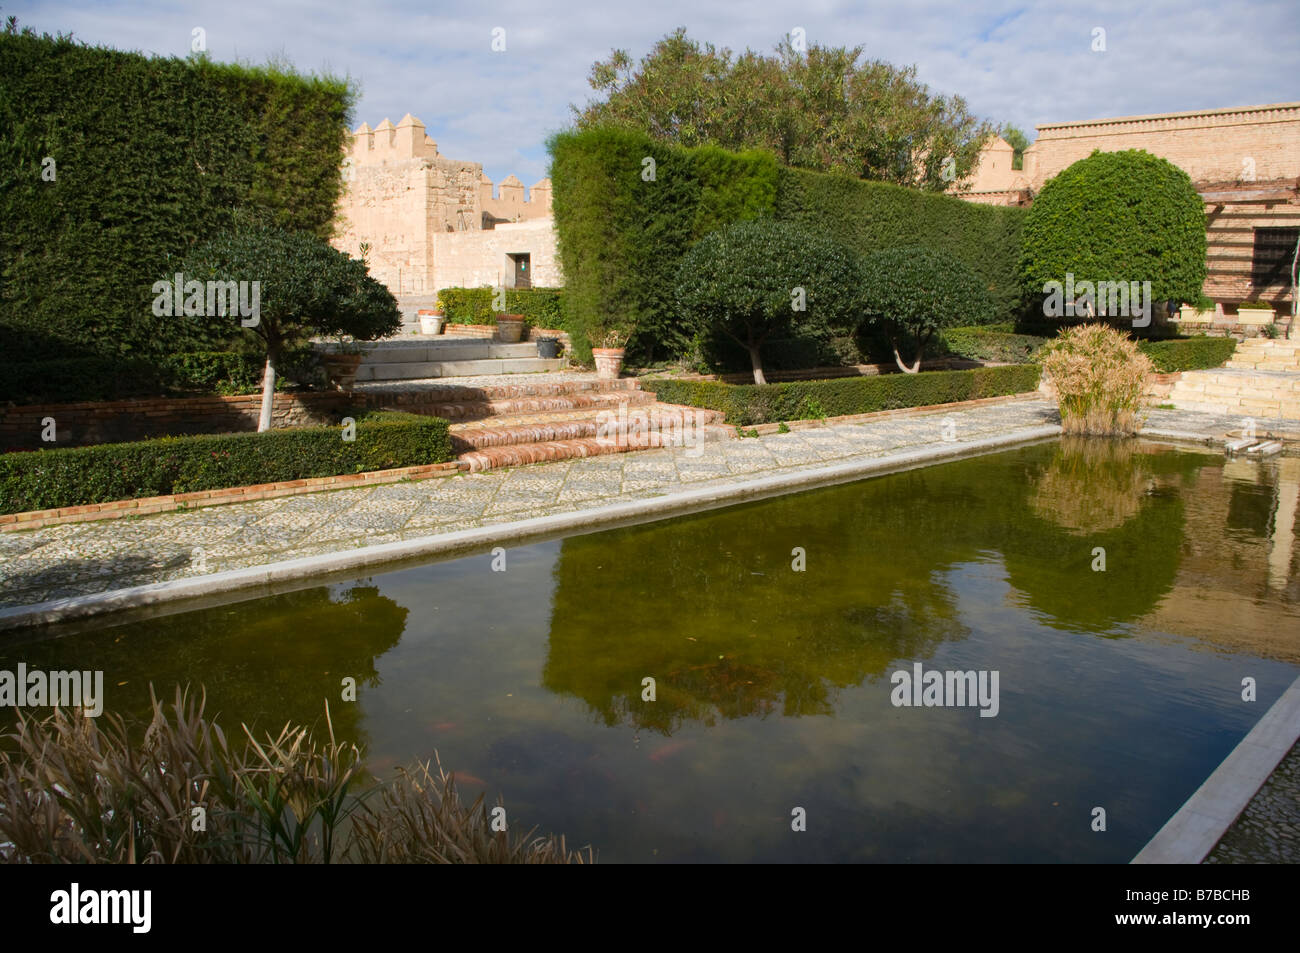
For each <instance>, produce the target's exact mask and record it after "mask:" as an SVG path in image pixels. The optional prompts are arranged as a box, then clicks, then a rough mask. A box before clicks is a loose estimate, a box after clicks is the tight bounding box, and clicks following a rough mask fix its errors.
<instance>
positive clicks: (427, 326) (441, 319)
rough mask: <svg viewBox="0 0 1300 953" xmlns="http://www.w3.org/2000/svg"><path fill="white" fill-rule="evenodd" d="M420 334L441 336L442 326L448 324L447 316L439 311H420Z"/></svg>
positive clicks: (425, 309)
mask: <svg viewBox="0 0 1300 953" xmlns="http://www.w3.org/2000/svg"><path fill="white" fill-rule="evenodd" d="M419 314H420V333H421V334H441V333H442V326H443V325H444V324H446V323H447V316H446V315H445V314H443V313H442V311H441V310H438V309H430V308H421V309H420V312H419Z"/></svg>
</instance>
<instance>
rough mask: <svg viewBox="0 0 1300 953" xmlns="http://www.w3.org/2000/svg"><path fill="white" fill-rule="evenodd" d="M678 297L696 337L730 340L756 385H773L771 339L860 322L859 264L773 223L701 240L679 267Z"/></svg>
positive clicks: (825, 242) (745, 225)
mask: <svg viewBox="0 0 1300 953" xmlns="http://www.w3.org/2000/svg"><path fill="white" fill-rule="evenodd" d="M676 296H677V304H678V309H679V311H680V313H681V315H682V317H683V319H684V320H685V322H686V324H687V327H688V329H689V330H690V331H691V332H692V333H695V334H701V335H717V334H721V335H725V336H726V337H729V338H731V339H732V340H733V341H735V342H736V343H737V344H739V345H741V346H742V347H744V348H745V350H746V351H747V352H748V353H749V358H750V362H751V364H752V365H753V368H754V383H755V384H766V383H767V379H766V378H765V377H764V376H763V358H762V348H763V344H764V343H765V342H766V341H767V340H768V339H770V338H780V337H782V336H784V335H786V334H790V333H795V332H797V333H800V334H807V335H813V336H815V335H818V334H827V333H829V332H830V331H831V330H833V329H839V330H847V329H848V328H850V327H852V326H853V325H855V324H856V323H858V322H859V321H860V320H861V316H862V310H861V308H862V306H861V270H860V267H859V263H858V259H857V257H856V256H855V255H854V254H853V253H852V252H849V251H848V250H846V249H844V248H842V247H841V246H839V245H837V244H836V243H835V242H832V241H831V240H830V239H827V238H823V237H821V236H820V235H815V234H812V233H811V232H807V231H805V230H803V229H801V228H798V227H796V226H794V225H789V224H786V223H782V222H776V221H772V220H770V219H758V220H754V221H747V222H740V223H739V224H736V225H729V226H727V227H726V228H723V229H719V230H718V231H716V232H711V233H710V234H708V235H705V236H704V237H703V238H702V239H700V240H699V241H698V242H697V243H696V244H695V245H694V246H693V247H692V248H691V250H690V251H689V252H687V253H686V255H685V257H684V258H683V259H682V262H681V265H680V266H679V268H678V271H677V283H676Z"/></svg>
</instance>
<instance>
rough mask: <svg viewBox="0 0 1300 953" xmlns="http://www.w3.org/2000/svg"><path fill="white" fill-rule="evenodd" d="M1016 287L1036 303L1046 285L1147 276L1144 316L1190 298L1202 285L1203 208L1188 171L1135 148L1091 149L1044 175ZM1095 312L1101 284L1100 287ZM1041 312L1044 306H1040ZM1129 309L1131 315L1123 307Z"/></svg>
mask: <svg viewBox="0 0 1300 953" xmlns="http://www.w3.org/2000/svg"><path fill="white" fill-rule="evenodd" d="M1020 249H1021V254H1020V277H1021V286H1022V290H1023V291H1024V293H1025V295H1026V297H1027V299H1028V300H1029V301H1030V302H1034V303H1037V302H1042V301H1044V300H1045V299H1046V297H1047V295H1048V294H1049V292H1048V291H1045V287H1046V286H1047V285H1048V283H1049V282H1060V283H1061V284H1065V283H1066V280H1067V276H1073V284H1074V285H1075V288H1076V295H1077V294H1082V292H1078V291H1077V289H1078V283H1079V282H1081V281H1087V282H1093V283H1097V282H1114V283H1121V282H1122V283H1124V285H1125V287H1126V288H1128V289H1131V288H1132V282H1138V283H1139V285H1138V287H1139V289H1141V288H1142V287H1143V286H1142V284H1141V283H1142V282H1147V281H1149V282H1151V285H1150V298H1151V302H1150V304H1151V311H1150V313H1151V315H1153V316H1156V317H1158V316H1159V315H1160V314H1161V312H1162V311H1163V310H1164V307H1163V305H1164V302H1167V301H1171V300H1172V301H1179V302H1187V301H1197V300H1198V299H1199V298H1200V295H1201V286H1202V285H1203V284H1204V283H1205V211H1204V205H1203V203H1202V202H1201V197H1200V195H1198V194H1197V192H1196V187H1195V186H1193V185H1192V180H1191V178H1190V177H1189V176H1188V175H1187V173H1186V172H1184V171H1183V170H1182V169H1180V168H1178V166H1176V165H1174V164H1173V163H1172V162H1168V161H1166V160H1165V159H1161V158H1159V157H1157V156H1153V155H1151V153H1149V152H1145V151H1143V150H1141V149H1129V150H1127V151H1124V152H1100V151H1098V152H1094V153H1093V154H1092V155H1090V156H1088V158H1086V159H1080V160H1079V161H1078V162H1076V163H1074V165H1072V166H1070V167H1069V168H1068V169H1066V170H1065V171H1064V172H1062V173H1061V174H1060V175H1057V176H1056V177H1055V178H1052V179H1049V180H1048V182H1047V184H1046V185H1044V186H1043V190H1042V192H1041V193H1039V194H1038V195H1037V196H1036V197H1035V198H1034V203H1033V205H1031V206H1030V208H1029V213H1028V215H1027V216H1026V218H1025V226H1024V230H1023V232H1022V233H1021V244H1020ZM1097 304H1098V308H1097V311H1096V313H1097V314H1101V313H1102V312H1101V310H1100V304H1101V301H1100V289H1098V301H1097ZM1045 313H1046V312H1045ZM1130 313H1131V312H1130Z"/></svg>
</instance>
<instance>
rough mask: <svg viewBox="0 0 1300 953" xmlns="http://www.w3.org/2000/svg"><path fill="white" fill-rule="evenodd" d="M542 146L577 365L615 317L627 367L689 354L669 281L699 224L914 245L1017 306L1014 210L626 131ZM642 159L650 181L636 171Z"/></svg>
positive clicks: (875, 246)
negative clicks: (751, 224) (624, 333)
mask: <svg viewBox="0 0 1300 953" xmlns="http://www.w3.org/2000/svg"><path fill="white" fill-rule="evenodd" d="M550 149H551V155H552V163H551V179H552V182H553V183H554V190H555V191H554V196H555V199H554V203H555V205H554V207H555V224H556V233H557V236H558V245H559V256H560V261H561V264H562V266H563V268H564V277H565V296H564V302H565V314H566V318H565V323H564V324H563V325H562V326H563V327H564V328H565V329H566V330H568V331H569V332H570V333H571V334H572V335H573V338H574V345H575V352H576V356H577V357H578V359H579V360H587V355H588V353H589V350H588V349H589V347H590V345H589V343H588V342H589V339H590V337H591V336H593V335H592V332H591V331H590V330H589V329H594V330H595V332H599V331H603V330H605V329H607V328H609V327H611V326H615V325H618V324H620V323H622V324H624V325H626V326H629V327H630V328H632V329H635V331H636V334H635V336H634V337H633V338H632V341H631V343H630V345H629V348H630V351H631V354H630V358H629V359H630V360H632V361H641V362H643V363H651V362H653V360H654V359H655V357H656V356H658V357H659V358H664V357H668V358H681V357H683V356H685V355H687V354H689V353H691V352H692V347H693V345H696V344H698V343H699V342H696V341H694V339H693V336H692V335H691V334H690V333H689V331H688V330H687V329H686V328H685V327H683V326H682V323H681V322H680V321H679V320H678V319H677V313H676V302H675V301H674V296H673V288H672V285H673V282H674V280H675V277H676V273H677V269H678V267H679V265H680V262H681V259H682V256H683V255H685V253H686V252H687V250H688V249H689V248H690V247H691V246H692V245H693V244H694V243H695V242H696V241H698V240H699V239H700V238H702V237H703V236H704V235H705V234H707V233H709V232H712V231H715V230H717V229H719V228H721V227H723V226H725V225H730V224H733V223H734V222H737V221H743V220H747V219H752V218H758V217H760V216H762V215H765V214H769V213H774V214H775V217H776V218H777V219H778V220H779V221H786V222H790V223H791V224H794V225H798V226H802V227H803V228H804V229H805V230H806V231H809V232H813V233H816V234H818V235H823V236H825V237H827V238H830V239H831V240H833V241H836V242H837V243H839V244H840V245H842V246H844V247H845V248H847V249H849V250H850V251H853V252H856V253H858V254H860V255H865V254H870V253H872V252H875V251H880V250H883V249H886V248H895V247H899V246H902V245H909V244H914V243H919V244H923V245H925V246H926V247H928V248H932V249H935V250H938V251H946V252H949V253H951V254H952V255H954V256H956V257H957V258H959V259H961V261H963V262H964V263H965V264H966V265H967V266H968V267H969V268H971V269H972V270H973V271H974V272H975V273H976V274H977V275H979V277H980V279H981V280H982V281H983V282H984V284H985V287H986V288H987V290H988V293H989V295H990V297H991V298H992V300H993V306H994V314H995V315H996V316H997V318H998V319H1000V320H1003V321H1007V320H1012V319H1014V318H1015V317H1016V316H1017V313H1018V311H1019V309H1020V308H1021V307H1022V301H1021V295H1020V288H1019V279H1018V276H1017V273H1016V263H1017V258H1018V255H1019V242H1020V227H1021V224H1022V222H1023V218H1024V214H1025V212H1024V210H1023V209H1019V208H994V207H990V206H983V205H975V204H973V203H970V202H964V201H962V200H961V199H957V198H953V197H951V196H945V195H930V194H926V193H923V192H918V191H914V190H911V189H905V188H900V187H897V186H892V185H888V184H885V183H878V182H863V181H860V180H857V179H853V178H850V177H847V176H842V175H828V174H821V173H816V172H809V171H805V170H799V169H788V168H778V166H777V165H776V163H775V161H774V160H773V158H772V157H771V156H770V155H766V154H763V153H730V152H726V151H724V150H722V149H715V148H700V149H681V148H677V147H673V146H669V145H665V144H663V143H657V142H655V141H654V140H653V139H651V138H650V137H649V136H646V135H644V134H641V133H637V132H633V131H628V130H625V129H612V128H608V127H593V128H590V129H587V130H585V131H582V132H576V133H563V134H561V135H558V136H556V137H554V138H553V139H552V140H551V142H550ZM647 157H648V158H652V159H654V160H655V167H654V168H655V179H654V181H646V180H645V179H643V178H642V171H643V169H646V168H647V167H646V166H644V165H643V164H642V159H644V158H647ZM820 346H821V347H822V348H823V350H824V349H825V346H826V342H823V344H822V345H820ZM724 350H725V349H724ZM715 356H716V355H715Z"/></svg>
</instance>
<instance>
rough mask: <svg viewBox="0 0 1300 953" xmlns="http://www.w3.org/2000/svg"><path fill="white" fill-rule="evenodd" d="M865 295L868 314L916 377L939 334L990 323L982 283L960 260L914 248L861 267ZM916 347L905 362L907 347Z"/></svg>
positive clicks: (905, 368)
mask: <svg viewBox="0 0 1300 953" xmlns="http://www.w3.org/2000/svg"><path fill="white" fill-rule="evenodd" d="M862 272H863V284H862V294H863V298H864V300H865V306H866V310H867V312H868V313H869V314H870V315H871V316H872V320H873V321H875V322H877V323H879V324H880V326H881V327H882V328H883V330H884V332H885V334H886V335H887V336H888V338H889V343H890V345H891V346H892V347H893V351H894V361H895V362H896V363H897V364H898V367H899V369H900V370H902V371H905V372H907V373H909V374H915V373H916V372H917V371H919V370H920V369H921V358H922V357H923V356H924V354H925V349H926V346H927V345H928V344H929V343H930V341H931V339H932V338H933V337H934V334H935V332H937V331H940V330H942V329H943V328H950V327H958V326H962V325H969V324H987V323H988V322H989V321H990V320H991V319H992V317H993V302H992V300H991V299H990V298H989V293H988V288H986V287H985V285H984V282H983V281H982V280H981V279H980V278H979V276H978V275H976V274H975V272H973V271H972V270H971V269H970V268H968V267H967V266H966V264H965V263H964V262H962V261H961V260H960V259H959V258H956V257H954V256H953V255H950V254H948V253H947V252H941V251H936V250H934V249H930V248H923V247H921V246H919V245H912V246H908V247H905V248H890V249H886V250H884V251H879V252H876V253H874V254H872V255H869V256H867V258H866V260H865V261H864V262H863V264H862ZM909 346H910V347H911V348H914V351H913V353H914V355H915V356H914V358H913V359H912V361H911V362H908V361H905V360H904V359H903V355H902V353H901V351H902V349H903V348H906V347H909Z"/></svg>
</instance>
